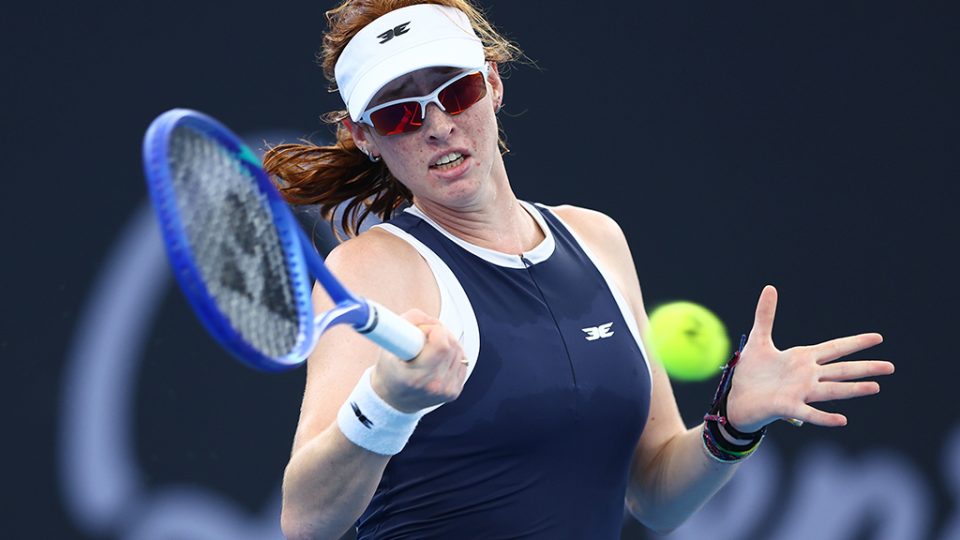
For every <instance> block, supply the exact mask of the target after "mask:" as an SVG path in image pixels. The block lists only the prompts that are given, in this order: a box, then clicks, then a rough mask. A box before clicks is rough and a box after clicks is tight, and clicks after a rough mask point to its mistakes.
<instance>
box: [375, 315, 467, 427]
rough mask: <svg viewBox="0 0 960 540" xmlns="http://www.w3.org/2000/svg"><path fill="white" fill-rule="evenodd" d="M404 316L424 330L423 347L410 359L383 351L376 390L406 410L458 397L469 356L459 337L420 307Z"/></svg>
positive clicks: (409, 410)
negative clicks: (466, 359)
mask: <svg viewBox="0 0 960 540" xmlns="http://www.w3.org/2000/svg"><path fill="white" fill-rule="evenodd" d="M401 316H402V317H403V318H404V319H406V320H408V321H410V322H411V323H413V324H414V325H416V326H417V327H418V328H420V330H422V331H423V333H424V336H425V340H424V344H423V350H422V351H420V354H418V355H417V356H416V358H414V359H413V360H410V361H408V362H406V361H403V360H400V359H399V358H397V357H396V356H394V355H392V354H390V353H388V352H387V351H382V352H381V353H380V358H379V359H378V360H377V364H376V366H374V368H373V372H372V373H371V378H370V384H371V386H373V390H374V391H375V392H376V393H377V395H379V396H380V397H381V398H382V399H383V400H384V401H386V402H387V403H389V404H390V406H392V407H393V408H395V409H397V410H398V411H401V412H406V413H411V412H416V411H419V410H420V409H426V408H427V407H432V406H434V405H439V404H441V403H446V402H448V401H453V400H455V399H457V397H458V396H459V395H460V391H461V390H463V383H464V381H465V380H466V375H467V365H466V362H465V361H464V360H465V358H466V356H465V354H464V352H463V348H462V347H461V346H460V343H459V342H458V341H457V338H456V337H454V335H453V334H452V333H451V332H450V331H449V330H447V328H446V327H445V326H443V324H442V323H441V322H440V321H439V320H437V319H434V318H433V317H430V316H429V315H427V314H426V313H424V312H422V311H420V310H418V309H412V310H410V311H407V312H406V313H404V314H403V315H401Z"/></svg>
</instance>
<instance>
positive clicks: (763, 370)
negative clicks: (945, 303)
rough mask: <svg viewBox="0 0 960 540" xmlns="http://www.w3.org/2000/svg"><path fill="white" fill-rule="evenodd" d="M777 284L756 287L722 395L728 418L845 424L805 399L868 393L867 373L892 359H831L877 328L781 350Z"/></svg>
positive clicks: (871, 339) (870, 340)
mask: <svg viewBox="0 0 960 540" xmlns="http://www.w3.org/2000/svg"><path fill="white" fill-rule="evenodd" d="M776 311H777V290H776V289H775V288H774V287H772V286H770V285H767V286H766V287H764V289H763V292H762V293H760V301H759V302H758V303H757V314H756V318H755V319H754V323H753V329H752V330H751V331H750V337H749V339H748V340H747V343H746V346H744V349H743V352H742V353H741V355H740V361H739V363H738V364H737V367H736V370H735V371H734V373H733V379H732V381H731V387H730V394H729V396H728V398H727V419H728V420H729V421H730V423H731V424H732V425H733V427H734V428H735V429H737V430H739V431H742V432H744V433H750V432H753V431H757V430H759V429H760V428H762V427H763V426H765V425H767V424H769V423H771V422H774V421H776V420H779V419H789V418H793V419H797V420H801V421H803V422H808V423H811V424H816V425H819V426H829V427H837V426H845V425H846V424H847V418H846V417H845V416H844V415H842V414H837V413H828V412H824V411H821V410H819V409H816V408H814V407H811V406H810V403H816V402H819V401H830V400H834V399H850V398H856V397H861V396H869V395H872V394H876V393H877V392H879V391H880V385H879V384H878V383H877V382H875V381H860V380H858V379H863V378H866V377H876V376H879V375H889V374H891V373H893V370H894V367H893V364H892V363H890V362H887V361H882V360H857V361H845V362H836V361H835V360H838V359H839V358H842V357H844V356H847V355H849V354H853V353H855V352H858V351H862V350H864V349H868V348H870V347H873V346H874V345H877V344H879V343H881V342H882V341H883V337H882V336H881V335H880V334H859V335H856V336H848V337H842V338H837V339H833V340H830V341H825V342H823V343H820V344H817V345H810V346H803V347H793V348H790V349H787V350H785V351H781V350H779V349H777V348H776V346H774V344H773V337H772V333H773V319H774V315H775V314H776Z"/></svg>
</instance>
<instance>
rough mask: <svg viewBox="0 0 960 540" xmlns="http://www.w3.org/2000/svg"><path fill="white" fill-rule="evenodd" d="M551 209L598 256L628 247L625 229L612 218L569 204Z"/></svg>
mask: <svg viewBox="0 0 960 540" xmlns="http://www.w3.org/2000/svg"><path fill="white" fill-rule="evenodd" d="M549 208H550V210H551V211H553V212H554V213H555V214H557V215H558V216H560V218H561V219H563V221H564V222H566V224H567V225H569V226H570V228H572V229H573V232H575V233H576V234H577V235H578V236H579V237H580V238H582V239H583V240H584V241H585V242H586V243H587V244H588V246H587V247H589V248H590V249H591V250H592V251H594V252H595V253H597V254H598V255H599V252H605V251H610V250H611V248H613V249H615V250H617V251H620V250H622V249H625V248H626V247H627V242H626V238H625V237H624V234H623V229H621V228H620V225H619V224H618V223H617V222H616V221H615V220H614V219H613V218H612V217H610V216H608V215H606V214H604V213H603V212H598V211H596V210H590V209H589V208H582V207H579V206H573V205H569V204H564V205H561V206H551V207H549Z"/></svg>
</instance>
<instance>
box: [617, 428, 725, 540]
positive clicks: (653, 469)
mask: <svg viewBox="0 0 960 540" xmlns="http://www.w3.org/2000/svg"><path fill="white" fill-rule="evenodd" d="M737 467H738V465H736V464H729V463H720V462H718V461H716V460H714V459H712V458H711V457H710V456H708V455H707V453H706V451H705V450H704V448H703V442H702V441H701V426H700V425H698V426H696V427H694V428H692V429H688V430H686V431H684V432H682V433H679V434H678V435H676V436H674V437H673V438H671V439H670V440H668V441H667V442H666V443H665V444H664V445H663V447H662V448H661V449H660V451H659V452H657V454H656V455H655V456H654V457H653V458H652V459H650V460H649V461H648V462H647V463H641V462H640V459H639V456H635V458H634V463H633V464H632V467H631V471H630V478H629V483H628V486H627V505H628V508H629V509H630V512H631V513H632V514H633V515H634V517H636V518H637V519H638V520H639V521H640V522H641V523H643V524H644V525H646V526H647V527H649V528H651V529H653V530H655V531H657V532H668V531H671V530H673V529H675V528H676V527H678V526H679V525H680V524H682V523H683V522H684V521H685V520H686V519H687V518H688V517H690V516H691V515H692V514H693V513H694V512H696V511H697V509H699V508H700V507H701V506H703V504H704V503H706V502H707V500H709V499H710V497H711V496H713V494H714V493H716V492H717V491H718V490H719V489H720V488H721V487H723V485H724V484H725V483H726V482H727V481H728V480H729V479H730V478H731V477H732V476H733V473H734V471H736V469H737Z"/></svg>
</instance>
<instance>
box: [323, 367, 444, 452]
mask: <svg viewBox="0 0 960 540" xmlns="http://www.w3.org/2000/svg"><path fill="white" fill-rule="evenodd" d="M372 371H373V368H372V367H370V368H367V370H366V371H364V372H363V375H362V376H361V377H360V382H358V383H357V386H356V387H355V388H354V389H353V392H351V393H350V397H348V398H347V401H346V402H345V403H344V404H343V406H342V407H340V412H338V413H337V425H338V426H339V427H340V431H342V432H343V434H344V435H345V436H346V437H347V439H349V440H350V441H351V442H352V443H353V444H355V445H357V446H359V447H361V448H366V449H367V450H370V451H371V452H375V453H377V454H382V455H384V456H392V455H394V454H397V453H399V452H400V450H403V447H404V446H405V445H406V444H407V441H408V440H409V439H410V435H412V434H413V430H414V429H416V428H417V422H419V421H420V418H421V417H422V416H423V415H424V414H426V412H427V409H424V410H421V411H417V412H414V413H404V412H400V411H398V410H396V409H394V408H393V407H391V406H390V404H389V403H387V402H386V401H384V400H383V398H381V397H380V396H378V395H377V393H376V392H375V391H374V390H373V387H372V386H371V385H370V373H371V372H372Z"/></svg>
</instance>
